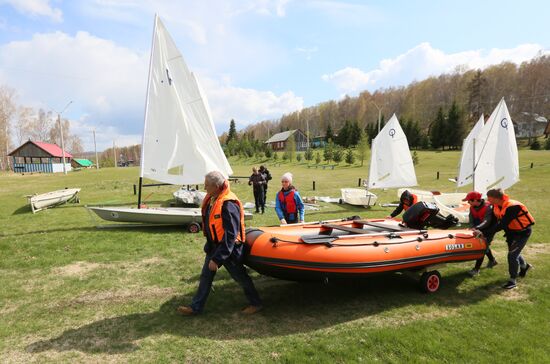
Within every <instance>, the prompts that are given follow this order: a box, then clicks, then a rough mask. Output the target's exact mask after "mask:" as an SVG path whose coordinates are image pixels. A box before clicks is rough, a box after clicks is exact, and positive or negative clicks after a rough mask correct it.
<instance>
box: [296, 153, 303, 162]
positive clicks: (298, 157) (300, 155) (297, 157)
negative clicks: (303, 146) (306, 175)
mask: <svg viewBox="0 0 550 364" xmlns="http://www.w3.org/2000/svg"><path fill="white" fill-rule="evenodd" d="M296 161H297V162H301V161H302V153H296Z"/></svg>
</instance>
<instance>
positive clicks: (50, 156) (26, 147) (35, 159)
mask: <svg viewBox="0 0 550 364" xmlns="http://www.w3.org/2000/svg"><path fill="white" fill-rule="evenodd" d="M9 156H10V157H12V158H13V160H12V165H13V171H14V172H20V173H25V172H44V173H57V172H63V162H62V160H63V150H62V149H61V148H60V147H59V146H58V145H57V144H51V143H45V142H35V141H32V140H28V141H27V142H25V143H23V144H22V145H21V146H19V147H18V148H17V149H15V150H14V151H13V152H11V153H10V154H9ZM72 159H73V156H72V154H71V153H69V152H67V151H65V168H66V169H67V171H70V170H71V160H72Z"/></svg>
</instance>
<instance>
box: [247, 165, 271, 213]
mask: <svg viewBox="0 0 550 364" xmlns="http://www.w3.org/2000/svg"><path fill="white" fill-rule="evenodd" d="M248 185H249V186H250V185H252V190H253V192H254V203H255V205H256V213H259V212H260V208H261V209H262V214H263V213H264V212H265V187H266V185H267V182H266V180H265V178H264V175H263V174H261V173H260V172H259V171H258V168H256V167H253V168H252V175H251V176H250V178H249V179H248Z"/></svg>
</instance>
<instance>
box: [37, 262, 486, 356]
mask: <svg viewBox="0 0 550 364" xmlns="http://www.w3.org/2000/svg"><path fill="white" fill-rule="evenodd" d="M221 275H222V274H220V276H221ZM466 277H467V275H466V273H455V274H451V275H448V276H444V277H443V285H442V287H441V290H440V292H438V293H437V294H434V295H427V294H422V293H419V291H418V288H417V286H416V282H415V281H414V280H412V279H411V278H410V277H409V276H406V275H399V274H393V275H389V276H380V277H376V278H373V279H369V280H360V281H354V282H332V283H330V284H328V285H323V284H316V283H296V282H285V281H278V280H274V279H271V278H267V277H260V278H257V279H256V284H257V287H258V290H259V292H260V294H261V295H262V298H263V300H264V302H265V308H264V310H263V311H262V312H260V313H258V314H256V315H253V316H245V315H243V314H241V313H240V312H239V310H240V308H241V307H243V306H244V305H245V299H244V295H243V294H242V291H241V289H240V287H238V286H237V285H236V283H235V282H233V281H232V280H230V279H229V278H228V277H220V278H222V280H223V281H220V280H216V281H215V283H216V282H217V284H216V285H215V291H214V292H213V293H212V294H211V295H210V297H209V302H208V304H207V306H206V309H205V312H204V313H203V314H202V315H198V316H192V317H184V316H180V315H178V314H177V313H176V312H175V309H176V307H177V306H179V305H181V304H188V303H189V302H190V301H191V295H185V296H174V297H172V298H171V299H170V300H168V301H166V302H165V303H163V304H162V305H161V306H160V308H159V309H158V310H157V311H154V312H146V313H134V314H128V315H123V316H118V317H112V318H107V319H103V320H99V321H96V322H93V323H91V324H88V325H84V326H81V327H79V328H76V329H71V330H67V331H65V332H64V333H62V334H61V335H60V336H58V337H56V338H52V339H49V340H43V341H38V342H35V343H33V344H31V345H29V346H28V347H27V348H26V350H27V351H28V352H31V353H37V352H43V351H48V350H56V351H69V350H78V351H82V352H88V353H98V352H101V353H111V354H116V353H122V352H130V351H134V350H138V349H139V345H138V343H137V342H138V341H139V340H142V339H145V338H148V337H150V336H157V335H166V334H168V335H173V336H179V337H187V338H190V339H196V338H204V339H214V340H234V339H258V338H267V337H276V336H283V335H289V334H296V333H308V332H312V331H315V330H319V329H324V328H327V327H332V326H334V325H339V324H342V323H346V322H350V321H354V320H358V319H368V320H372V321H371V322H372V323H373V324H375V325H381V326H386V327H387V326H393V325H395V324H396V322H398V323H399V322H401V323H406V322H409V321H411V320H412V319H413V318H411V317H403V316H398V317H392V315H393V316H395V315H396V314H392V313H390V314H389V315H383V313H384V312H386V311H388V312H391V311H392V310H394V309H396V308H402V307H408V306H413V307H414V305H417V306H419V308H420V310H421V311H422V312H423V313H424V314H425V316H427V318H428V319H429V316H430V313H431V312H432V310H440V309H443V310H452V309H456V308H461V307H465V306H469V305H474V304H476V303H478V302H480V301H483V300H485V299H487V298H488V297H489V296H491V295H492V294H494V293H496V292H497V288H496V284H497V282H496V281H493V282H489V283H487V284H485V285H483V286H477V287H475V288H473V289H472V290H467V291H465V290H464V289H459V286H460V284H461V282H462V281H463V280H464V279H465V278H466ZM426 306H428V307H426ZM426 312H427V314H426ZM436 313H437V312H436ZM405 315H407V316H409V315H413V316H414V313H411V312H410V309H407V312H406V313H405ZM388 316H390V317H389V318H388ZM425 319H426V318H425Z"/></svg>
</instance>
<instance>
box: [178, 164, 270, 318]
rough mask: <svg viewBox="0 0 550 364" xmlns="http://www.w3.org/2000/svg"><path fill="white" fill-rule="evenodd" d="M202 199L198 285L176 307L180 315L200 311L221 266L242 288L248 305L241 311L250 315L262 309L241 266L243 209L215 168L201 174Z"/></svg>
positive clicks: (254, 289)
mask: <svg viewBox="0 0 550 364" xmlns="http://www.w3.org/2000/svg"><path fill="white" fill-rule="evenodd" d="M204 187H205V189H206V193H207V194H206V198H205V199H204V201H203V204H202V220H203V224H202V226H203V230H204V235H205V236H206V244H205V245H204V252H205V253H206V257H205V259H204V265H203V267H202V272H201V276H200V282H199V288H198V290H197V293H196V294H195V296H194V297H193V300H192V302H191V305H190V306H180V307H178V308H177V311H178V312H179V313H181V314H183V315H194V314H199V313H201V312H202V311H203V309H204V306H205V304H206V300H207V298H208V294H209V293H210V290H211V288H212V282H213V281H214V276H215V275H216V272H217V271H218V269H219V268H220V267H221V266H222V265H223V266H224V267H225V269H227V271H228V272H229V274H230V275H231V277H232V278H233V279H234V280H235V281H236V282H237V283H239V285H240V286H241V287H242V288H243V290H244V294H245V296H246V298H247V299H248V304H249V305H248V306H247V307H245V308H244V309H243V310H242V312H243V313H245V314H253V313H256V312H258V311H260V310H261V309H262V301H261V299H260V296H259V295H258V292H257V291H256V288H255V287H254V283H253V282H252V279H251V278H250V276H249V275H248V273H247V272H246V268H245V267H244V265H243V263H242V262H243V255H244V244H243V242H244V240H245V228H244V209H243V207H242V204H241V202H240V201H239V199H238V198H237V196H236V195H235V194H234V193H233V192H231V190H230V189H229V183H228V181H227V180H226V179H225V177H224V176H223V175H222V174H221V173H220V172H217V171H214V172H210V173H208V174H207V175H206V176H205V179H204Z"/></svg>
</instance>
